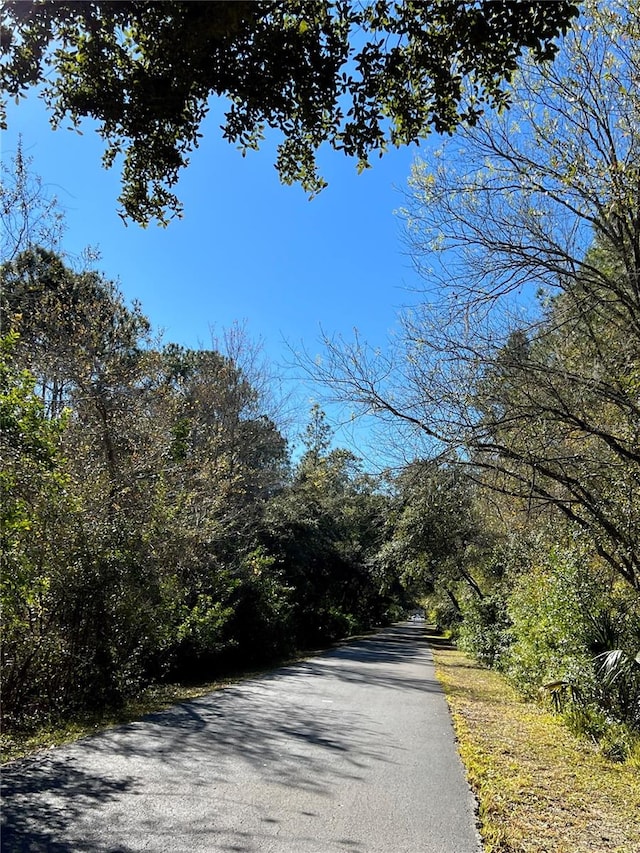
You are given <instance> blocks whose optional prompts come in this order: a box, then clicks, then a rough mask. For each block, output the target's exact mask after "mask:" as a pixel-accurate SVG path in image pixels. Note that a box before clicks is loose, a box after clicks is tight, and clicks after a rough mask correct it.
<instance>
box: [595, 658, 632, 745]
mask: <svg viewBox="0 0 640 853" xmlns="http://www.w3.org/2000/svg"><path fill="white" fill-rule="evenodd" d="M596 661H598V662H599V667H598V671H597V674H598V677H599V679H600V682H601V685H602V688H603V696H602V699H603V704H604V705H605V706H606V707H607V709H608V710H610V711H611V712H613V713H614V714H615V715H616V716H619V717H621V718H622V720H623V721H624V722H626V723H627V724H629V725H630V726H632V727H634V728H640V651H638V653H637V654H636V655H635V657H634V656H633V654H632V653H629V652H626V651H625V650H624V649H612V650H610V651H606V652H602V653H601V654H599V655H597V656H596Z"/></svg>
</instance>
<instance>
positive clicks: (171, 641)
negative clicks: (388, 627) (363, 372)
mask: <svg viewBox="0 0 640 853" xmlns="http://www.w3.org/2000/svg"><path fill="white" fill-rule="evenodd" d="M1 273H2V284H3V295H2V305H1V308H2V318H1V319H2V324H3V327H5V328H10V329H13V331H12V332H11V333H10V334H9V335H8V336H7V337H6V338H5V339H3V341H2V361H1V366H0V420H1V424H0V425H1V426H2V435H1V439H0V440H1V442H2V448H1V449H2V457H3V472H2V480H1V485H2V499H3V500H2V513H3V516H2V559H3V565H2V610H3V626H2V627H3V642H2V666H3V720H4V724H5V727H8V728H11V727H17V726H24V725H32V724H34V723H37V722H39V721H42V720H44V719H49V718H51V717H55V716H65V715H70V714H72V715H73V714H82V713H85V712H90V711H92V710H99V709H103V708H104V707H105V706H109V705H117V704H118V703H120V702H122V701H123V700H125V699H126V698H127V697H129V696H131V695H134V694H135V693H136V692H137V691H139V690H140V688H141V686H143V685H144V684H146V683H148V682H149V681H151V680H154V679H162V678H174V679H180V678H189V679H198V678H204V677H211V676H213V675H215V674H217V673H220V672H222V671H224V670H229V669H233V668H239V667H242V666H247V665H254V664H259V663H264V662H266V661H269V660H273V659H275V658H276V657H277V656H279V655H286V654H289V653H291V652H292V651H293V650H294V649H298V648H301V647H309V646H312V645H319V644H322V643H326V642H329V641H330V640H333V639H335V638H337V637H339V636H342V635H344V634H347V633H349V632H350V631H353V630H356V629H360V628H364V627H367V626H369V625H370V624H372V623H373V622H374V621H378V620H381V619H383V618H384V616H385V609H386V607H387V606H388V604H389V603H390V602H391V598H390V597H389V596H386V598H385V597H383V596H381V594H380V592H379V585H378V583H377V582H376V581H375V579H374V576H373V573H372V572H371V571H370V569H369V559H370V556H371V554H372V553H373V551H374V550H375V548H376V547H377V545H378V543H379V541H380V527H381V525H380V524H379V515H380V512H381V511H382V509H383V505H384V502H385V498H384V497H383V496H382V495H381V493H380V492H379V490H378V489H377V484H376V483H375V481H374V480H372V479H371V478H367V477H365V476H364V475H362V474H361V473H360V471H359V470H358V463H357V460H356V459H355V457H353V456H352V455H351V454H348V453H346V452H345V451H338V450H331V449H330V434H329V430H328V427H327V426H326V424H324V421H323V415H322V413H321V412H319V410H318V411H314V413H313V417H312V421H313V422H314V423H315V438H314V437H313V436H314V433H313V430H311V432H310V433H309V436H310V438H308V439H307V441H306V445H307V446H306V452H305V454H304V456H303V458H302V460H301V461H300V463H299V464H298V465H296V466H292V465H291V461H290V456H289V451H288V448H287V442H286V439H285V437H284V436H283V434H282V433H281V431H280V430H279V428H278V426H277V424H276V422H275V419H274V417H273V415H272V414H271V413H270V412H269V411H268V410H267V409H266V408H265V402H264V399H263V398H262V397H261V395H260V394H259V393H258V391H257V390H256V388H257V385H258V384H260V383H259V382H258V383H256V382H255V381H254V380H253V379H252V377H250V376H248V375H247V374H246V373H245V372H244V371H243V369H242V368H241V367H240V366H239V363H238V361H237V360H235V359H234V358H233V357H231V356H230V355H224V354H222V353H221V352H219V351H217V350H199V351H190V350H184V349H182V348H181V347H177V346H175V345H169V346H165V347H162V348H158V347H157V345H156V344H155V342H152V337H151V330H150V326H149V323H148V321H147V320H146V318H145V317H144V316H143V314H142V313H141V310H140V308H139V307H138V306H134V307H132V308H130V307H128V306H127V305H126V304H125V303H124V301H123V299H122V296H121V294H120V293H119V291H118V289H117V287H116V286H115V285H114V284H113V283H111V282H108V281H105V280H104V279H103V278H102V277H101V276H100V275H99V274H97V273H93V272H91V273H82V274H78V273H75V272H74V271H73V270H72V269H70V268H69V267H67V266H66V265H65V263H64V262H63V261H62V259H61V258H59V257H58V256H57V255H54V254H52V253H50V252H47V251H45V250H42V249H31V250H28V251H27V252H25V253H23V254H21V255H18V256H17V257H16V258H15V260H14V261H13V262H12V263H10V264H6V265H5V266H4V267H3V268H2V271H1ZM236 343H237V342H236ZM246 346H250V344H248V343H246ZM259 378H260V377H257V379H259Z"/></svg>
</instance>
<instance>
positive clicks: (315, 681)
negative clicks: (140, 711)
mask: <svg viewBox="0 0 640 853" xmlns="http://www.w3.org/2000/svg"><path fill="white" fill-rule="evenodd" d="M429 655H430V653H429V651H428V646H427V641H426V637H425V631H424V625H421V624H416V625H413V624H406V625H397V626H393V627H392V628H388V629H385V630H384V631H383V632H382V633H380V634H378V635H376V636H373V637H370V638H366V639H361V640H357V641H356V642H352V643H349V644H347V645H343V646H339V647H338V648H334V649H331V650H329V651H327V652H324V653H321V654H320V655H318V656H317V657H314V658H310V659H307V660H305V661H301V662H300V663H296V664H293V665H290V666H286V667H282V668H280V669H278V670H275V671H273V672H271V673H269V674H267V675H265V676H263V677H259V678H253V679H250V680H248V681H245V682H241V683H239V684H238V685H236V686H234V687H230V688H226V689H224V690H220V691H217V692H215V693H212V694H210V695H209V696H206V697H203V698H201V699H196V700H193V701H190V702H185V703H182V704H179V705H176V706H174V707H173V708H171V709H169V710H167V711H163V712H160V713H156V714H151V715H148V716H147V717H145V718H144V719H143V720H140V721H138V722H135V723H131V724H128V725H124V726H120V727H117V728H114V729H112V730H109V731H107V732H104V733H102V734H100V735H96V736H93V737H90V738H86V739H85V740H83V741H81V742H79V743H77V744H75V745H73V746H72V747H69V748H67V749H65V750H56V751H55V752H54V753H52V754H51V756H46V757H44V758H43V757H35V758H34V759H31V760H29V761H25V762H17V763H16V764H15V765H10V766H9V768H8V769H6V770H5V773H4V774H3V830H2V851H6V853H17V851H30V853H31V851H51V853H69V851H71V850H74V851H85V850H86V851H89V850H93V851H96V853H97V851H104V853H106V852H107V851H108V853H127V851H129V850H134V849H142V847H140V846H138V845H137V844H136V842H135V839H134V840H131V839H130V838H129V837H128V836H125V837H127V839H128V843H131V844H132V846H131V847H130V848H128V847H126V846H119V847H117V846H109V845H108V844H106V843H104V844H103V843H102V842H100V843H97V842H96V839H95V837H94V838H93V840H92V841H91V843H86V844H85V842H84V841H77V840H74V839H82V838H83V835H82V821H81V820H80V818H81V817H82V815H85V814H86V813H87V812H88V811H89V810H90V809H91V808H93V807H95V806H96V805H104V804H108V803H109V802H113V801H116V800H119V799H120V798H122V799H124V798H125V797H127V796H128V795H130V794H134V795H136V796H138V798H139V799H144V798H146V797H150V798H151V799H150V803H153V796H155V794H154V788H153V785H152V786H151V792H150V789H149V784H148V782H147V779H146V775H147V774H148V773H150V772H153V773H154V774H156V775H155V777H154V778H158V779H161V780H162V785H161V790H159V793H160V796H161V797H163V798H168V799H167V801H171V800H172V798H173V800H175V801H177V800H179V799H180V797H181V795H182V792H183V790H184V787H185V784H186V783H185V780H188V785H189V786H190V790H192V791H193V792H194V793H193V796H195V797H196V798H197V797H198V796H199V793H198V792H199V791H202V792H203V796H204V792H205V791H207V790H211V789H212V788H213V789H216V788H217V789H220V788H223V787H224V790H227V791H231V792H234V791H235V790H236V789H237V788H238V786H239V785H240V781H239V780H241V779H242V778H244V776H245V775H247V776H251V775H252V774H256V773H257V774H259V775H260V777H261V778H263V779H265V780H266V781H267V782H268V784H272V785H275V786H279V787H284V788H286V789H288V790H290V791H291V794H292V795H293V794H294V792H295V795H296V796H297V795H298V794H300V793H303V794H304V793H305V792H306V793H307V794H313V795H314V796H316V797H317V796H320V797H321V798H325V797H328V796H329V795H330V794H331V792H332V791H333V790H334V789H335V787H336V784H337V783H338V782H339V781H340V780H351V781H354V782H360V781H362V780H363V779H364V777H365V770H366V768H368V767H370V766H371V765H372V764H374V763H377V762H387V763H389V762H393V763H395V760H394V758H393V753H392V754H391V755H390V752H389V744H388V743H387V744H384V742H383V741H384V732H383V731H382V730H381V728H380V727H379V726H378V723H377V721H376V720H375V719H372V718H371V717H370V716H369V715H367V713H366V708H365V707H363V706H362V704H360V705H357V704H356V705H355V706H354V705H353V704H349V703H345V704H344V705H343V706H340V705H339V700H338V699H327V698H326V696H327V692H328V691H327V678H328V679H337V680H338V683H339V684H342V683H348V684H352V685H361V686H362V687H363V689H364V691H365V693H364V694H363V695H364V696H365V702H366V691H367V690H369V689H372V690H373V689H376V688H378V689H379V688H385V689H387V688H393V689H394V690H398V691H409V692H411V693H413V692H414V691H418V690H421V691H430V692H436V691H437V692H440V690H441V688H440V687H439V685H438V683H437V682H436V681H433V680H431V679H429V678H425V677H424V675H421V668H420V666H419V665H420V664H421V663H423V662H424V660H425V656H427V658H428V657H429ZM413 660H415V662H416V664H417V667H416V668H415V669H414V668H412V667H410V668H409V672H410V673H411V675H407V674H406V667H405V668H404V674H403V669H402V668H401V667H400V666H398V671H397V673H396V672H394V665H395V664H404V665H406V664H407V662H411V661H413ZM319 676H322V677H319ZM332 695H333V694H332ZM339 695H340V694H339V693H338V696H339ZM398 755H399V754H398ZM76 762H77V763H76ZM80 762H81V764H82V769H80ZM74 765H75V766H74ZM149 768H152V771H150V770H149ZM154 784H156V785H157V784H159V783H154ZM156 799H157V798H156ZM211 807H213V804H211ZM214 811H215V807H214V808H213V811H209V812H207V815H208V819H209V822H208V824H207V826H206V827H204V826H203V827H202V832H203V833H206V834H207V835H209V834H211V833H212V832H213V833H214V834H215V832H216V831H217V830H215V829H213V827H212V825H211V819H215V813H214ZM301 814H303V813H301ZM260 820H262V821H265V823H264V824H263V825H264V826H265V830H267V829H268V823H267V822H268V821H269V816H268V815H264V816H263V817H261V818H260ZM78 822H79V824H80V825H79V826H78V825H77V824H78ZM138 830H139V832H140V833H141V834H140V836H139V839H138V840H139V841H140V843H142V841H143V839H144V838H145V837H153V836H154V835H155V836H156V837H157V836H158V833H159V832H161V830H160V827H159V825H158V821H157V819H156V818H154V817H153V814H152V813H151V814H143V816H142V819H141V820H140V821H139V823H138ZM241 836H242V833H237V834H236V835H235V837H236V841H235V842H234V843H231V844H230V845H229V846H227V847H219V846H218V847H215V848H214V849H228V850H236V851H243V850H245V851H248V850H254V849H256V850H259V849H260V848H259V846H258V847H257V848H256V847H253V846H250V841H249V839H243V838H242V837H241ZM84 837H86V836H84ZM252 838H253V842H251V844H253V843H257V842H256V838H255V833H253V835H252ZM68 839H72V840H73V841H69V840H68ZM336 843H339V844H344V848H345V850H351V851H352V853H356V851H358V850H359V849H360V847H359V846H358V845H357V843H355V842H351V841H350V840H349V839H343V840H342V841H340V840H337V842H336ZM143 846H144V844H143ZM163 849H164V848H163ZM166 849H169V848H166Z"/></svg>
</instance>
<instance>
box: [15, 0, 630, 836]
mask: <svg viewBox="0 0 640 853" xmlns="http://www.w3.org/2000/svg"><path fill="white" fill-rule="evenodd" d="M580 22H581V23H580V26H579V27H576V28H575V29H574V30H572V31H571V32H570V33H569V34H567V36H566V38H565V39H564V40H563V42H562V45H561V50H559V52H558V56H557V57H556V59H555V61H554V62H553V63H552V64H548V65H543V66H540V65H539V64H538V63H537V62H529V61H528V60H527V59H526V58H523V59H522V61H521V67H520V70H519V71H518V73H517V74H515V73H514V75H513V80H512V99H511V100H512V104H511V108H510V109H509V111H507V112H502V113H500V114H495V113H490V112H487V113H486V114H484V113H483V114H480V115H478V116H477V121H475V122H474V124H473V125H472V126H471V127H461V128H459V129H458V131H457V133H456V136H455V138H454V139H453V140H452V141H451V143H450V145H448V146H445V150H444V152H443V155H442V156H441V157H438V158H436V161H435V165H434V163H425V162H420V161H418V162H417V163H416V165H415V167H414V169H413V173H412V177H411V182H410V187H409V190H408V195H407V207H406V211H405V221H406V240H407V246H408V248H409V251H410V253H411V255H412V257H413V260H414V262H415V264H416V267H417V268H418V269H419V270H420V271H421V273H422V274H423V276H424V280H425V289H424V294H422V297H423V298H422V299H420V297H419V298H418V299H417V300H416V304H415V305H414V307H413V308H412V310H411V311H410V312H409V311H408V312H406V313H405V315H404V316H403V317H402V319H401V329H400V331H399V333H398V334H397V335H396V337H395V344H394V346H395V349H394V347H393V346H392V347H391V348H390V349H388V350H386V349H385V350H382V349H377V348H376V347H368V346H367V345H366V344H364V343H363V342H362V341H360V340H359V339H357V338H356V340H355V342H354V343H352V344H348V343H345V342H343V341H339V340H336V339H331V340H327V342H326V344H327V347H326V358H324V359H322V360H321V361H320V362H319V363H315V362H314V364H313V365H309V371H310V372H311V373H312V374H313V376H314V377H315V379H317V380H323V381H324V382H325V383H326V385H327V388H328V389H329V392H328V393H329V394H330V395H331V396H332V398H333V399H336V398H338V399H342V400H343V401H345V402H348V404H349V406H350V407H351V408H352V409H353V410H354V411H355V412H356V413H357V412H358V411H360V412H361V413H364V414H367V415H370V414H372V413H373V414H374V415H376V416H377V417H378V418H379V421H380V423H381V424H382V428H383V430H382V432H381V434H380V441H381V442H382V441H383V440H385V439H386V440H387V441H388V445H389V446H390V447H398V446H400V447H401V448H402V451H403V454H404V457H403V459H402V462H401V463H399V464H398V466H397V468H396V469H395V470H394V471H391V472H390V471H387V472H385V473H384V474H376V475H374V474H372V473H371V472H369V471H367V470H365V469H364V467H363V464H362V462H361V460H360V459H359V458H358V457H357V456H356V455H355V454H354V453H353V452H352V451H350V450H348V449H345V448H341V447H336V446H334V443H333V436H332V429H331V426H330V424H329V423H328V422H327V418H326V416H325V414H324V412H323V410H322V408H320V406H318V405H315V406H314V407H313V408H312V410H311V412H310V414H309V418H308V425H307V428H306V429H305V430H304V432H303V433H302V435H296V434H295V433H293V432H292V430H291V429H289V427H288V425H287V422H286V418H285V417H284V411H283V409H282V407H280V406H279V405H278V401H277V400H276V399H274V388H275V387H276V386H277V384H278V383H277V382H276V381H274V378H273V376H272V375H271V371H270V368H269V367H268V366H265V365H262V364H261V363H260V360H259V358H258V357H257V356H258V354H257V352H256V348H255V347H254V346H253V344H252V343H251V341H249V340H248V339H247V337H246V336H245V335H243V334H241V333H238V332H237V330H236V331H235V332H233V333H230V334H228V335H226V337H225V338H224V339H223V340H221V341H213V342H212V344H211V346H210V348H201V349H197V350H190V349H185V348H183V347H181V346H178V345H176V344H174V343H171V342H165V341H163V340H161V339H160V337H159V336H158V335H157V334H156V333H155V331H154V330H153V329H152V327H151V324H150V322H149V321H148V319H147V318H146V317H145V315H144V313H143V310H142V306H140V305H137V304H133V305H129V304H127V303H126V302H125V300H124V298H123V296H122V294H121V292H120V290H119V288H118V286H117V285H116V284H115V283H113V282H111V281H109V280H108V279H107V278H106V277H105V276H104V275H102V273H100V272H99V271H98V270H96V269H95V268H94V265H91V264H89V265H88V266H87V265H84V266H82V265H79V264H77V263H74V262H72V260H71V259H69V258H68V257H67V256H65V254H64V252H63V250H62V248H61V234H60V226H61V222H60V219H59V216H58V214H57V213H56V209H55V205H52V203H51V201H50V200H48V199H47V198H46V197H44V196H43V193H42V188H41V187H40V186H39V185H38V183H37V181H34V179H33V178H32V177H31V176H30V174H29V170H28V164H27V163H26V162H25V161H24V159H23V158H22V155H21V153H20V152H19V153H18V156H17V158H16V160H15V163H14V164H13V171H12V170H11V169H9V168H8V167H7V168H6V170H5V171H6V174H5V176H4V177H5V179H6V180H5V181H4V184H3V190H2V193H3V194H2V201H3V204H2V206H1V207H0V213H1V214H2V222H3V225H4V228H3V239H4V240H5V244H4V245H3V258H5V259H6V261H5V263H4V264H3V265H2V267H1V269H0V284H1V286H2V288H1V289H2V299H1V302H0V312H1V317H0V321H1V325H2V339H1V341H0V357H1V363H0V427H1V429H0V442H1V446H0V450H1V453H2V460H3V468H2V472H1V474H0V487H1V490H2V495H1V497H2V501H1V512H2V517H1V519H0V521H1V523H2V525H1V537H2V540H1V541H2V561H3V563H2V577H1V589H0V592H1V596H2V602H1V603H2V614H3V618H2V630H3V642H2V652H1V654H2V671H3V672H2V678H3V709H2V714H3V719H2V722H3V729H4V731H5V733H6V735H7V736H8V737H9V738H11V737H14V739H15V740H16V741H17V740H19V739H22V740H23V741H24V740H25V738H28V737H31V736H32V735H33V736H34V737H40V735H41V734H42V732H43V731H47V730H49V731H51V730H54V731H60V730H63V729H64V728H65V727H67V726H69V725H71V726H74V725H77V724H78V721H84V720H92V719H95V720H98V721H100V720H104V719H108V718H109V715H113V716H114V718H121V717H119V716H118V715H121V714H123V713H124V714H125V716H126V714H127V713H129V712H128V711H125V710H124V709H127V708H134V707H135V703H136V702H137V701H139V699H140V697H144V696H147V697H149V696H153V695H156V696H157V695H159V694H158V691H159V692H160V694H161V693H162V691H163V690H165V689H166V690H167V691H169V694H168V696H167V701H171V698H172V697H173V698H175V697H177V696H179V695H182V694H178V693H172V692H171V691H172V690H174V689H175V688H173V687H171V686H170V685H173V684H176V683H178V684H183V685H189V684H193V683H202V682H207V683H210V682H217V681H219V680H221V679H224V678H225V677H226V676H227V675H228V674H229V673H231V672H238V671H241V670H252V669H255V668H257V667H261V666H265V665H268V663H269V662H271V661H273V660H278V659H283V658H287V657H290V656H294V655H296V654H297V653H299V652H300V651H301V650H305V649H310V648H317V647H319V646H321V645H323V644H328V643H331V642H332V641H334V640H336V639H337V638H339V637H342V636H345V635H349V634H353V633H355V632H358V631H363V630H366V629H367V628H368V627H369V626H371V625H374V624H380V623H382V622H384V621H385V620H392V619H394V618H397V617H398V616H399V615H400V614H401V613H402V612H403V608H406V607H407V606H410V605H411V603H413V602H418V601H419V602H424V603H425V607H426V609H427V611H428V613H429V614H430V618H431V619H432V620H433V622H434V623H436V624H437V625H438V627H439V628H440V629H442V630H443V631H445V632H447V634H448V636H450V637H451V638H453V639H454V640H455V641H456V643H457V646H458V648H459V649H460V651H459V652H455V653H454V652H450V651H447V652H446V653H445V652H442V653H440V654H441V656H440V658H439V662H440V671H441V674H442V676H443V679H444V682H445V684H446V685H447V687H448V689H449V695H450V697H451V701H452V707H453V709H454V713H455V715H456V719H457V724H458V727H459V733H460V739H461V743H462V744H463V750H464V754H465V758H466V760H467V761H468V766H469V770H470V773H471V777H472V779H473V781H474V784H476V785H477V787H478V791H479V793H480V796H481V803H482V809H483V820H485V821H486V826H485V837H486V841H487V844H488V845H490V849H493V850H497V851H502V850H504V851H506V850H510V851H528V850H532V851H533V850H536V851H540V850H549V851H554V853H556V852H557V851H561V850H564V849H566V850H567V851H569V850H574V849H584V850H587V849H588V850H590V851H591V850H611V851H614V850H618V851H623V850H624V851H625V853H627V850H629V851H630V850H631V849H632V848H631V847H625V846H624V845H625V844H633V843H636V841H637V837H636V836H635V835H632V836H629V837H627V836H625V835H624V832H623V829H622V828H621V827H622V825H623V821H622V819H623V818H625V819H626V825H627V830H626V831H627V833H628V832H631V833H634V832H635V829H634V827H635V826H636V823H635V822H634V820H633V816H634V811H633V808H632V806H634V807H635V805H637V787H638V783H637V778H638V761H639V747H638V741H639V738H640V450H639V448H640V197H639V196H638V191H637V189H638V185H639V182H640V165H639V164H640V156H639V154H640V124H639V121H638V117H639V116H640V98H639V95H638V88H637V80H638V79H639V78H640V5H639V4H638V2H636V0H634V2H627V3H624V4H617V3H615V2H613V1H612V2H606V3H591V2H585V3H583V4H582V16H581V18H580ZM385 429H386V430H387V432H385V431H384V430H385ZM296 447H298V451H297V452H294V450H295V448H296ZM463 652H464V653H466V654H468V655H470V656H471V658H473V659H474V660H476V661H477V662H478V664H475V663H472V662H471V658H469V659H466V658H463V657H462V653H463ZM465 678H466V679H467V680H466V682H465V680H464V679H465ZM505 679H506V680H505ZM507 683H508V684H509V685H510V687H507V686H506V684H507ZM149 691H150V692H149ZM154 691H155V693H154ZM512 691H516V693H517V695H518V696H519V697H520V699H518V700H516V699H515V698H514V697H515V695H516V693H513V692H512ZM472 700H473V701H472ZM521 700H523V701H524V702H525V704H522V701H521ZM132 703H133V704H132ZM526 703H529V704H526ZM501 714H503V715H504V719H505V723H504V726H503V727H502V729H501V728H500V725H501V721H502V717H501ZM105 715H106V716H105ZM474 715H476V716H477V720H476V716H474ZM507 721H508V722H507ZM95 724H96V725H99V724H101V723H99V722H96V723H95ZM82 725H84V723H82ZM561 725H562V726H563V728H561ZM519 732H521V733H522V737H521V735H520V734H519ZM38 733H40V734H38ZM500 737H502V738H506V740H504V739H503V740H500V739H499V738H500ZM483 738H484V739H483ZM554 750H555V751H554ZM538 753H540V756H542V755H544V756H546V757H545V758H544V760H543V759H542V758H538V757H537V755H538ZM583 765H584V767H585V768H587V767H588V768H590V770H586V769H582V767H583ZM590 780H591V781H590ZM589 785H593V786H595V787H593V788H590V787H589ZM545 786H548V788H549V790H550V791H552V792H555V794H557V796H551V797H549V796H547V795H546V794H545V793H544V790H543V789H544V788H545ZM554 786H555V787H554ZM614 793H615V797H614V796H613V795H614ZM614 799H617V801H618V803H619V810H618V811H616V810H615V809H614V808H613V806H612V803H613V800H614ZM554 803H555V805H553V804H554ZM627 806H628V809H627ZM625 810H626V811H625ZM574 813H575V814H576V815H577V817H576V818H575V819H574V818H573V817H572V815H573V814H574ZM536 815H537V816H536ZM616 815H618V817H619V818H620V819H618V817H616ZM518 821H521V822H520V823H519V822H518ZM527 821H529V823H527ZM621 821H622V822H621ZM545 832H546V838H547V839H549V840H548V841H544V842H543V841H542V840H541V839H542V837H543V836H544V835H545ZM578 832H585V833H587V835H585V836H584V838H583V837H582V836H581V837H580V841H579V843H580V844H582V845H583V847H582V848H580V847H575V845H574V841H575V839H576V838H578V836H577V835H575V836H574V833H578ZM588 833H591V835H588ZM598 833H600V835H598ZM530 837H535V838H537V839H538V840H537V842H536V844H537V846H536V845H533V843H532V842H531V841H530ZM586 838H590V839H591V840H590V841H589V842H588V844H587V842H586V841H585V839H586ZM576 843H578V842H576ZM543 844H545V845H546V847H545V846H542V845H543ZM491 845H492V846H491ZM500 845H502V846H500ZM509 845H510V846H509ZM527 845H530V846H527ZM584 845H587V846H584ZM598 845H600V846H598ZM607 845H609V846H607ZM616 845H617V846H616Z"/></svg>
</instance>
